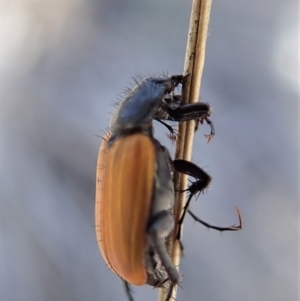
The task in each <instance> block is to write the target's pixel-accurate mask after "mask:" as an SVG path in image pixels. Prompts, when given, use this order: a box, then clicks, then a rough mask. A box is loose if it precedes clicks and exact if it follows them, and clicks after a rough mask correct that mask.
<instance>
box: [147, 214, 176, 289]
mask: <svg viewBox="0 0 300 301" xmlns="http://www.w3.org/2000/svg"><path fill="white" fill-rule="evenodd" d="M173 227H174V217H173V214H172V213H171V212H170V211H168V210H163V211H161V212H159V213H158V214H157V215H156V216H154V217H153V218H152V219H151V221H150V225H149V227H148V235H149V240H150V243H151V245H152V247H153V249H154V250H155V252H156V253H157V255H158V256H159V258H160V260H161V262H162V265H163V266H164V268H165V270H166V272H167V274H168V276H169V280H170V281H171V282H172V283H173V284H178V283H179V282H180V281H181V276H180V274H179V272H178V270H177V269H176V267H175V266H174V263H173V262H172V260H171V258H170V256H169V254H168V252H167V249H166V245H165V237H167V236H168V234H169V233H170V232H171V230H172V229H173Z"/></svg>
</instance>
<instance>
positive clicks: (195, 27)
mask: <svg viewBox="0 0 300 301" xmlns="http://www.w3.org/2000/svg"><path fill="white" fill-rule="evenodd" d="M210 8H211V0H194V1H193V4H192V12H191V18H190V26H189V34H188V41H187V48H186V55H185V63H184V71H183V75H187V74H189V77H188V78H187V80H186V82H185V85H184V88H183V91H182V96H183V100H184V101H185V103H195V102H198V101H199V96H200V84H201V78H202V73H203V66H204V58H205V46H206V39H207V32H208V23H209V16H210ZM194 130H195V122H194V121H189V122H183V123H181V124H180V126H179V137H180V139H177V145H176V153H175V158H176V159H185V160H190V158H191V154H192V145H193V139H194ZM186 188H187V176H186V175H179V174H178V173H176V174H175V190H176V191H183V190H185V189H186ZM185 200H186V195H185V193H176V206H175V216H176V221H178V220H179V219H180V216H181V213H182V210H183V207H184V204H185ZM177 231H178V228H177V227H175V229H174V232H173V235H171V236H170V238H169V239H168V247H169V252H170V254H171V256H172V259H173V262H174V264H175V265H176V266H177V267H179V264H180V255H181V254H180V253H181V251H180V244H179V242H178V241H177V240H176V233H177ZM167 293H168V291H167V290H166V289H160V292H159V297H158V301H165V300H166V297H167ZM176 293H177V289H176V288H175V289H174V290H173V293H172V298H173V299H174V300H175V299H176Z"/></svg>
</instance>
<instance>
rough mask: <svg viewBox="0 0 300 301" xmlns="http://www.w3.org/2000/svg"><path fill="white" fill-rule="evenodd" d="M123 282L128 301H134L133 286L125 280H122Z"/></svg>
mask: <svg viewBox="0 0 300 301" xmlns="http://www.w3.org/2000/svg"><path fill="white" fill-rule="evenodd" d="M122 282H123V284H124V289H125V294H126V296H127V298H128V301H134V300H133V297H132V289H131V285H130V284H129V283H128V282H127V281H125V280H123V279H122Z"/></svg>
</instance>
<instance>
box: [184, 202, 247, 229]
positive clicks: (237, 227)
mask: <svg viewBox="0 0 300 301" xmlns="http://www.w3.org/2000/svg"><path fill="white" fill-rule="evenodd" d="M235 210H236V211H237V214H238V219H239V225H232V226H228V227H218V226H213V225H211V224H209V223H207V222H205V221H203V220H201V219H200V218H199V217H197V216H196V215H195V214H194V213H193V212H192V211H190V210H188V213H189V214H190V215H191V217H192V218H193V219H194V220H195V221H196V222H199V223H201V224H202V225H204V226H205V227H207V228H208V229H214V230H218V231H220V232H223V231H238V230H241V229H242V217H241V213H240V210H239V209H238V208H237V207H235Z"/></svg>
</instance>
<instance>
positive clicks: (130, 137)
mask: <svg viewBox="0 0 300 301" xmlns="http://www.w3.org/2000/svg"><path fill="white" fill-rule="evenodd" d="M184 78H185V77H184V76H182V75H175V76H170V77H168V76H157V77H155V76H154V77H147V78H145V79H142V80H139V81H136V86H135V87H133V88H132V89H130V90H128V93H127V94H126V96H125V97H124V99H123V100H122V101H121V102H120V103H119V105H118V107H117V108H116V110H115V111H114V113H113V115H112V117H111V121H110V127H109V134H107V135H106V136H105V137H104V139H103V140H102V144H101V147H100V151H99V155H98V162H97V175H96V208H95V219H96V236H97V241H98V244H99V248H100V252H101V254H102V256H103V258H104V260H105V262H106V264H107V265H108V266H109V267H110V269H111V270H112V271H114V272H115V273H116V274H117V275H119V276H120V277H121V278H122V280H123V281H124V282H125V286H126V292H127V295H128V297H129V300H132V297H131V293H130V289H129V284H133V285H143V284H149V285H152V286H155V287H160V286H164V287H169V292H171V291H172V288H173V286H175V285H176V284H178V283H179V282H180V281H181V275H180V274H179V272H178V270H177V269H176V267H175V266H174V264H173V262H172V260H171V258H170V256H169V254H168V252H167V249H166V245H165V238H166V237H167V236H168V235H169V233H170V232H171V231H172V229H173V227H174V212H173V209H174V184H173V179H172V171H173V169H174V167H175V169H177V170H178V171H179V172H183V173H190V174H191V175H194V176H195V177H196V178H198V182H199V181H200V182H201V181H202V183H201V185H202V186H199V185H198V186H197V185H196V186H197V188H198V190H197V189H196V190H197V191H201V190H203V189H205V187H207V186H208V184H209V182H210V180H209V181H207V179H210V177H209V176H206V175H207V174H206V173H205V172H203V174H201V172H200V173H199V170H201V169H200V168H198V169H197V171H198V174H197V173H194V171H193V164H192V163H191V162H188V161H185V160H181V161H182V162H181V163H182V164H181V163H179V162H177V163H176V161H174V163H173V161H172V160H171V157H170V155H169V152H168V151H167V149H166V148H165V147H164V146H162V145H161V144H160V143H159V142H158V141H157V140H156V139H155V138H154V137H153V126H152V121H153V120H157V121H159V122H161V123H163V124H165V123H164V122H163V121H162V120H173V121H186V120H192V119H193V120H196V121H198V122H203V120H206V121H207V122H208V123H209V124H210V125H211V134H210V135H208V137H209V138H211V137H212V136H213V135H214V127H213V124H212V123H211V121H210V120H209V119H208V117H209V116H210V114H211V107H210V105H209V104H206V103H197V104H193V105H184V104H183V103H182V102H181V98H180V97H178V96H175V95H170V94H171V93H174V89H175V88H176V86H177V85H179V84H180V83H182V82H183V80H184ZM165 125H166V124H165ZM166 126H167V127H168V129H169V130H170V131H172V129H171V128H169V126H168V125H166ZM190 171H191V172H190ZM200 182H199V183H200ZM194 186H195V185H194ZM196 186H195V187H196ZM189 189H190V190H189V191H190V193H191V195H194V194H195V193H196V192H195V191H196V190H195V189H193V190H192V186H190V187H189ZM182 219H183V218H182ZM169 298H170V293H169V294H168V296H167V300H168V299H169Z"/></svg>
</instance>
